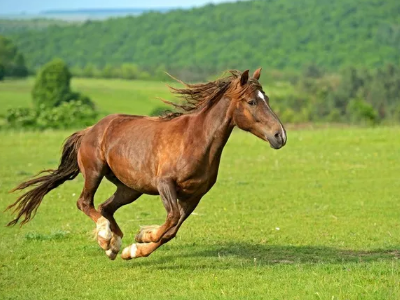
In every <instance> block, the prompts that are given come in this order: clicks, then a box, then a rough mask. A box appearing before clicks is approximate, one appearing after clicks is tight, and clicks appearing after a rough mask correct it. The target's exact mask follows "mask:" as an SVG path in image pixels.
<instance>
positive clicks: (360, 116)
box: [346, 98, 378, 125]
mask: <svg viewBox="0 0 400 300" xmlns="http://www.w3.org/2000/svg"><path fill="white" fill-rule="evenodd" d="M346 112H347V115H348V117H349V118H350V121H351V122H353V123H367V124H369V125H373V124H376V123H377V122H378V113H377V112H376V111H375V109H374V108H373V107H372V105H370V104H368V103H367V102H365V101H364V100H363V99H359V98H358V99H353V100H351V101H350V102H349V104H348V105H347V108H346Z"/></svg>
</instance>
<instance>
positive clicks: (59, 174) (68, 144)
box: [6, 129, 87, 226]
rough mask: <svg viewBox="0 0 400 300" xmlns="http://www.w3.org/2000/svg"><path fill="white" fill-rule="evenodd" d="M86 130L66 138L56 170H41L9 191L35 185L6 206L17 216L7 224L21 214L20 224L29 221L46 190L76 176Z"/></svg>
mask: <svg viewBox="0 0 400 300" xmlns="http://www.w3.org/2000/svg"><path fill="white" fill-rule="evenodd" d="M86 130H87V129H86ZM86 130H82V131H78V132H75V133H74V134H73V135H71V136H70V137H69V138H67V140H66V141H65V143H64V147H63V151H62V155H61V160H60V165H59V166H58V168H57V170H44V171H41V172H39V173H38V174H37V175H35V176H34V177H36V176H38V175H39V174H43V173H47V174H46V175H43V176H40V177H36V178H33V179H31V180H28V181H25V182H22V183H21V184H19V185H18V186H17V187H15V188H14V189H12V190H11V191H10V192H15V191H17V190H23V189H26V188H27V187H30V186H35V187H34V188H33V189H31V190H30V191H28V192H26V193H25V194H23V195H22V196H20V197H19V198H18V199H17V201H15V203H13V204H11V205H9V206H8V207H7V208H6V210H8V209H14V210H13V213H15V212H17V213H18V215H17V217H16V218H15V219H14V220H12V221H11V222H10V223H8V224H7V226H12V225H15V224H17V223H18V221H19V219H20V218H21V217H22V216H24V219H23V220H22V222H21V225H23V224H25V223H27V222H29V221H30V220H31V219H32V218H33V217H34V216H35V214H36V211H37V209H38V208H39V205H40V203H41V202H42V200H43V197H44V196H45V195H46V194H47V193H48V192H50V191H51V190H53V189H55V188H56V187H58V186H59V185H61V184H63V183H64V182H65V181H67V180H72V179H74V178H75V177H76V176H78V174H79V172H80V171H79V166H78V149H79V147H80V144H81V141H82V137H83V136H84V134H85V132H86Z"/></svg>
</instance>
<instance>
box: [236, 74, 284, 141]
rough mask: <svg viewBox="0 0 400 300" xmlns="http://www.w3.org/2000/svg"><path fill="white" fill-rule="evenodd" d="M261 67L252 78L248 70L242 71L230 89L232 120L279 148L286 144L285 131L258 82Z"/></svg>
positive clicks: (241, 127)
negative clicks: (233, 86) (231, 89)
mask: <svg viewBox="0 0 400 300" xmlns="http://www.w3.org/2000/svg"><path fill="white" fill-rule="evenodd" d="M260 74H261V68H260V69H257V70H256V71H255V72H254V74H253V77H252V78H249V70H246V71H244V72H243V73H242V74H241V76H240V77H239V78H237V83H236V85H235V88H234V90H233V91H232V100H233V101H232V105H233V106H234V107H233V121H234V122H235V125H236V126H238V127H239V128H240V129H242V130H245V131H249V132H251V133H252V134H254V135H255V136H258V137H259V138H260V139H263V140H264V141H268V142H269V143H270V145H271V147H272V148H274V149H279V148H282V147H283V146H284V145H285V144H286V131H285V128H283V125H282V123H281V122H280V121H279V119H278V117H277V115H276V114H275V113H274V112H273V111H272V109H271V107H270V106H269V98H268V96H267V95H265V93H264V91H263V89H262V86H261V85H260V83H259V81H258V80H259V79H260Z"/></svg>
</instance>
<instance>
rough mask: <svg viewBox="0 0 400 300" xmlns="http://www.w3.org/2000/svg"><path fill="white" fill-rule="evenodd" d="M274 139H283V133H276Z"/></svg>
mask: <svg viewBox="0 0 400 300" xmlns="http://www.w3.org/2000/svg"><path fill="white" fill-rule="evenodd" d="M274 137H275V138H276V139H278V140H279V139H280V138H281V132H280V131H278V132H276V133H275V134H274Z"/></svg>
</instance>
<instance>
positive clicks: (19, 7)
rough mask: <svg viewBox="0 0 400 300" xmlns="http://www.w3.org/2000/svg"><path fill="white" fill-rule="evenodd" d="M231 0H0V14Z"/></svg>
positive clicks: (188, 4) (197, 3) (167, 5)
mask: <svg viewBox="0 0 400 300" xmlns="http://www.w3.org/2000/svg"><path fill="white" fill-rule="evenodd" d="M221 2H234V1H232V0H168V1H165V0H164V1H163V0H146V1H136V0H107V1H105V0H67V1H66V0H58V1H55V0H0V15H3V14H19V13H21V12H24V13H38V12H40V11H43V10H52V9H79V8H131V7H139V8H141V7H145V8H148V7H149V8H151V7H191V6H201V5H204V4H207V3H221Z"/></svg>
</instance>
